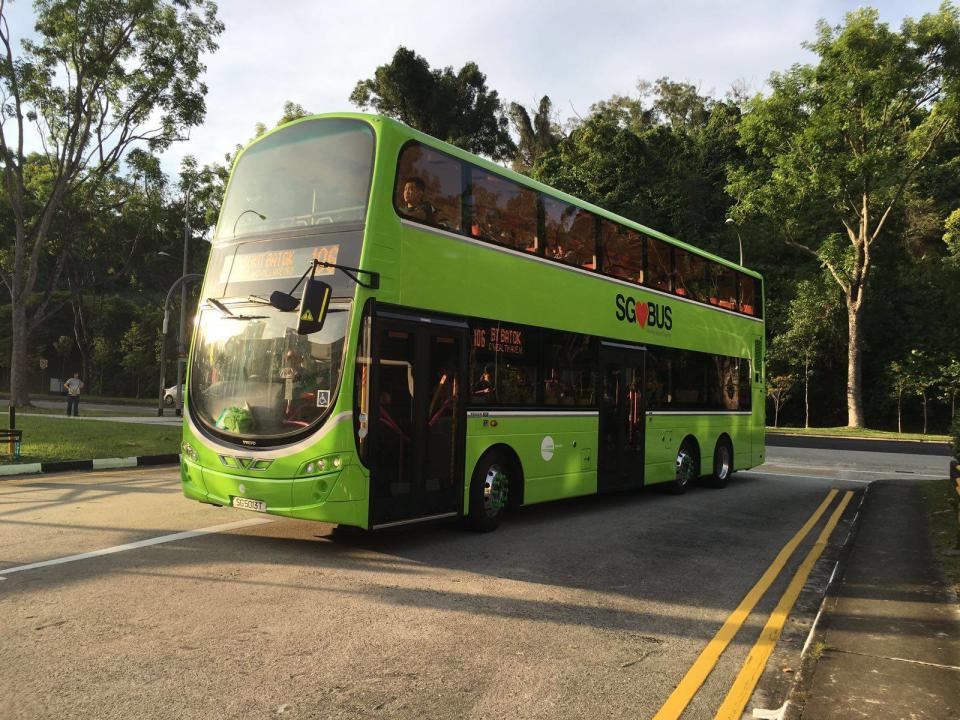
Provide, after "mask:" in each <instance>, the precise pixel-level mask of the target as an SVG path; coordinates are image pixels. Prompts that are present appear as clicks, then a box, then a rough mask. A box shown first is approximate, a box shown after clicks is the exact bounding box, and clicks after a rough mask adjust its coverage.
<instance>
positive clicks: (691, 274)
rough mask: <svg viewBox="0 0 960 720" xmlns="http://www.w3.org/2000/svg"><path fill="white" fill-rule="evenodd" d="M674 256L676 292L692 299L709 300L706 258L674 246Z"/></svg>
mask: <svg viewBox="0 0 960 720" xmlns="http://www.w3.org/2000/svg"><path fill="white" fill-rule="evenodd" d="M673 258H674V260H673V262H674V268H675V270H676V273H675V280H674V292H676V293H677V295H682V296H684V297H688V298H690V299H691V300H698V301H700V302H707V297H708V295H707V288H706V284H707V277H706V272H707V269H706V263H705V261H704V259H703V258H702V257H700V256H699V255H696V254H694V253H692V252H688V251H687V250H684V249H683V248H674V249H673Z"/></svg>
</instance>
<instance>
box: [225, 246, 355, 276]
mask: <svg viewBox="0 0 960 720" xmlns="http://www.w3.org/2000/svg"><path fill="white" fill-rule="evenodd" d="M339 254H340V246H339V245H327V246H324V247H317V248H309V247H307V248H294V249H282V250H262V251H260V252H246V253H245V252H243V248H241V249H240V251H239V252H238V253H237V255H236V256H235V257H234V259H233V262H230V260H229V258H228V259H227V260H226V261H225V262H224V263H223V265H222V266H221V268H220V278H219V282H221V283H226V282H230V283H243V282H251V281H255V280H275V279H278V278H298V277H300V276H301V275H303V273H304V271H305V270H306V269H307V268H308V267H309V266H310V262H311V260H319V261H320V262H328V263H335V262H337V257H338V256H339ZM333 272H334V268H323V267H320V268H317V273H316V274H317V275H332V274H333Z"/></svg>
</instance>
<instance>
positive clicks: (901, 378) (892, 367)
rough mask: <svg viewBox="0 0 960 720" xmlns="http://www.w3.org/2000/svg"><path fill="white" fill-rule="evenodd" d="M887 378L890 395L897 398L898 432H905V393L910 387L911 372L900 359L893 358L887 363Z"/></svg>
mask: <svg viewBox="0 0 960 720" xmlns="http://www.w3.org/2000/svg"><path fill="white" fill-rule="evenodd" d="M887 379H888V382H889V387H890V396H891V397H895V398H896V399H897V432H898V433H902V432H903V411H902V408H903V394H904V393H905V392H907V391H908V390H909V389H910V373H909V371H908V370H907V368H906V366H905V365H904V363H903V362H901V361H900V360H892V361H890V364H889V365H887Z"/></svg>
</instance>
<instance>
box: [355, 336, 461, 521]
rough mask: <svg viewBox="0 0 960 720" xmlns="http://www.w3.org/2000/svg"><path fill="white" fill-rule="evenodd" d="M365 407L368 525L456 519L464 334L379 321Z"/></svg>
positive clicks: (458, 502) (458, 490) (458, 497)
mask: <svg viewBox="0 0 960 720" xmlns="http://www.w3.org/2000/svg"><path fill="white" fill-rule="evenodd" d="M378 324H379V328H378V330H377V331H376V345H377V346H378V347H377V349H376V350H375V352H376V356H377V357H378V358H379V360H378V362H377V371H376V372H375V377H374V382H373V384H372V388H371V389H372V391H373V393H374V395H373V400H374V401H375V404H374V405H373V407H372V408H371V410H372V412H373V413H374V415H373V417H375V418H378V421H377V422H374V423H371V455H370V458H371V482H370V525H371V527H374V528H376V527H384V526H388V525H392V524H402V523H406V522H410V521H415V520H426V519H432V518H440V517H446V516H454V515H457V514H458V513H459V511H460V504H461V502H462V500H461V499H462V497H463V493H462V492H461V491H460V488H462V487H463V438H464V422H465V420H464V412H463V397H462V393H463V390H462V388H463V376H464V372H465V367H466V343H465V337H466V336H465V332H466V328H465V326H464V327H462V328H461V327H459V326H453V325H451V326H445V325H443V324H440V323H436V324H434V323H432V322H431V323H430V324H426V323H419V322H415V321H407V320H397V319H393V318H381V319H380V321H379V323H378Z"/></svg>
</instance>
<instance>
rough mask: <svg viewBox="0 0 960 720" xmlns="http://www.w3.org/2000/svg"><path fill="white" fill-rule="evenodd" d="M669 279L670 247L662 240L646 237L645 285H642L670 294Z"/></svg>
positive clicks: (670, 273)
mask: <svg viewBox="0 0 960 720" xmlns="http://www.w3.org/2000/svg"><path fill="white" fill-rule="evenodd" d="M671 277H672V271H671V264H670V245H668V244H667V243H665V242H663V241H662V240H657V239H656V238H652V237H648V238H647V268H646V283H644V284H645V285H647V286H648V287H652V288H656V289H657V290H663V291H665V292H670V288H671V285H670V278H671Z"/></svg>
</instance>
